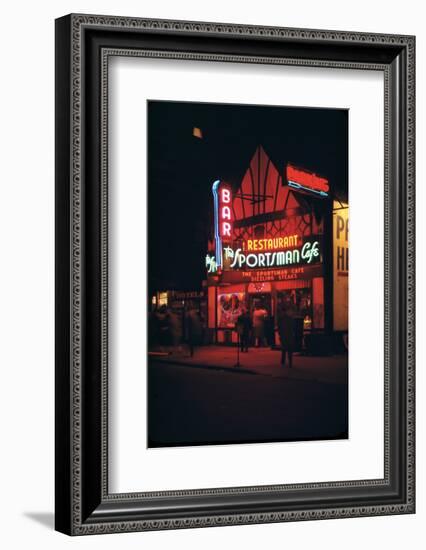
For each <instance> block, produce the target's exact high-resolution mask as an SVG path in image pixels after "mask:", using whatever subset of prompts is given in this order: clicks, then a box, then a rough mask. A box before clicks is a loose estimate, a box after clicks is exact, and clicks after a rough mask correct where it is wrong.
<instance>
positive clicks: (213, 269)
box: [205, 146, 348, 344]
mask: <svg viewBox="0 0 426 550" xmlns="http://www.w3.org/2000/svg"><path fill="white" fill-rule="evenodd" d="M212 199H213V200H212V205H213V227H212V236H211V237H212V238H211V239H210V240H209V243H208V251H207V254H206V258H205V261H206V282H205V285H206V287H207V297H208V308H207V309H208V319H207V325H208V329H209V333H210V340H211V341H214V342H216V343H232V342H236V339H237V335H236V333H235V330H234V329H235V323H236V320H237V318H238V317H239V315H240V314H241V312H242V311H243V310H244V309H245V310H247V311H248V312H249V314H250V315H251V316H252V317H253V316H254V315H255V312H256V310H259V309H261V310H264V311H265V312H266V315H267V317H268V319H269V322H270V323H272V325H273V326H274V327H275V336H274V340H275V343H277V344H278V336H277V330H276V322H277V317H278V314H279V311H280V308H281V307H282V305H283V304H284V303H288V302H291V303H292V304H293V307H294V310H295V312H296V317H297V318H298V319H299V320H300V326H301V327H302V330H303V332H304V334H305V335H307V334H309V335H312V336H314V335H316V336H317V337H324V338H325V337H330V335H332V333H333V332H336V331H340V332H343V333H347V329H348V317H347V311H348V307H347V305H348V304H347V300H348V299H347V291H348V276H347V275H348V205H347V204H346V203H342V202H340V201H337V200H336V199H335V197H333V195H332V192H331V191H330V189H329V186H328V181H327V179H326V178H323V177H319V176H317V175H315V174H312V173H310V172H307V171H306V170H303V169H299V168H296V167H294V166H291V165H287V166H286V167H285V168H284V169H283V171H282V172H280V171H279V169H278V168H277V167H276V166H275V165H274V164H273V162H272V161H271V159H270V158H269V157H268V155H267V153H266V152H265V150H264V149H263V147H262V146H259V147H258V148H257V150H256V151H255V153H254V155H253V157H252V159H251V161H250V164H249V166H248V168H247V170H246V172H245V175H244V176H243V178H242V181H241V183H240V185H239V186H238V188H233V187H232V186H231V185H229V184H227V183H226V182H224V181H221V180H217V181H216V182H214V183H213V187H212ZM337 212H338V214H337ZM342 218H343V219H344V220H345V221H344V224H343V225H344V227H343V226H342V221H341V219H342ZM337 234H338V241H339V246H340V248H337V246H336V238H337V237H336V236H337ZM345 239H346V241H345ZM342 249H343V251H342ZM338 254H340V256H338ZM339 258H340V259H339ZM337 261H339V266H337V263H336V262H337ZM337 267H339V269H337ZM337 273H339V275H337ZM337 277H339V287H338V289H339V290H338V292H336V288H335V284H334V279H336V278H337ZM336 281H337V279H336ZM336 300H337V301H338V302H339V303H336ZM335 319H338V327H337V326H335V322H334V321H335Z"/></svg>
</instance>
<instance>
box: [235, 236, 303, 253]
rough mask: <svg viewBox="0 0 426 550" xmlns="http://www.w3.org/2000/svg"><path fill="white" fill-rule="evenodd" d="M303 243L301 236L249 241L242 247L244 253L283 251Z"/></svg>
mask: <svg viewBox="0 0 426 550" xmlns="http://www.w3.org/2000/svg"><path fill="white" fill-rule="evenodd" d="M301 242H302V240H301V238H300V235H287V236H285V237H274V238H272V239H247V241H244V242H243V244H242V246H243V250H244V251H246V250H247V251H252V250H253V251H257V250H259V251H262V250H283V249H285V248H293V247H296V246H300V244H301Z"/></svg>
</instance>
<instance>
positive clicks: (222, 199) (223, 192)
mask: <svg viewBox="0 0 426 550" xmlns="http://www.w3.org/2000/svg"><path fill="white" fill-rule="evenodd" d="M212 192H213V203H214V236H215V245H216V256H215V264H216V265H215V270H217V268H221V267H222V265H223V256H222V243H229V242H231V240H232V222H233V214H232V190H231V187H230V186H229V185H227V184H226V183H224V182H222V181H220V180H216V181H215V182H214V183H213V186H212Z"/></svg>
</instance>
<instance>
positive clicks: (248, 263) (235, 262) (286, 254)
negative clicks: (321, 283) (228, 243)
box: [224, 241, 320, 269]
mask: <svg viewBox="0 0 426 550" xmlns="http://www.w3.org/2000/svg"><path fill="white" fill-rule="evenodd" d="M224 252H225V257H226V258H227V259H231V260H232V261H231V264H230V266H229V267H230V269H247V268H248V269H259V268H267V267H282V266H292V265H300V264H311V263H315V262H318V261H320V246H319V241H312V242H311V241H308V242H306V243H305V244H304V245H303V246H302V247H301V248H294V249H292V250H282V251H279V252H259V253H256V254H255V253H252V252H251V253H249V254H246V253H245V252H244V251H243V250H242V249H241V248H237V250H234V249H232V248H231V247H226V248H225V249H224Z"/></svg>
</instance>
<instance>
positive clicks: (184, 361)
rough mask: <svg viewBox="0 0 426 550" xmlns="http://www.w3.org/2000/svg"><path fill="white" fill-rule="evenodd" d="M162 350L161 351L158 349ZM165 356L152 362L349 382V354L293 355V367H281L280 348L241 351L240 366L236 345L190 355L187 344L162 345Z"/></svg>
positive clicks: (204, 348) (204, 350)
mask: <svg viewBox="0 0 426 550" xmlns="http://www.w3.org/2000/svg"><path fill="white" fill-rule="evenodd" d="M158 351H160V350H158ZM163 352H164V355H163V354H161V355H150V362H152V363H154V362H155V363H159V364H161V363H172V364H174V365H184V366H188V367H198V368H208V369H220V370H231V371H234V372H237V371H239V372H242V373H246V374H257V375H264V376H273V377H280V378H291V379H293V380H310V381H317V382H323V383H331V384H347V381H348V366H347V364H348V360H347V356H346V355H333V356H330V357H310V356H305V355H300V354H294V355H293V368H292V369H289V368H288V367H286V368H282V367H281V365H280V360H281V352H280V350H271V349H269V348H250V349H249V351H248V353H240V367H239V368H236V367H235V364H236V362H237V348H236V347H230V346H220V345H217V346H201V347H199V348H196V349H195V352H194V356H193V357H190V356H189V351H188V348H187V347H186V346H181V348H178V349H173V348H163Z"/></svg>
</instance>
